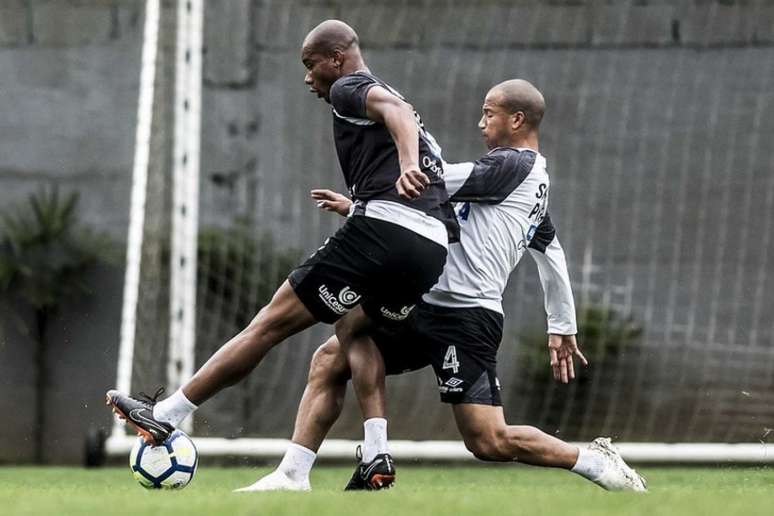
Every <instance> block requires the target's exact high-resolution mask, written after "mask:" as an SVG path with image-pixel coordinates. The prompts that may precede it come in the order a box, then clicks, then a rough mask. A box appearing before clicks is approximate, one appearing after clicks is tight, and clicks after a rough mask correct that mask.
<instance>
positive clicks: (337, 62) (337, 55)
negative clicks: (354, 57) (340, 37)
mask: <svg viewBox="0 0 774 516" xmlns="http://www.w3.org/2000/svg"><path fill="white" fill-rule="evenodd" d="M331 61H332V62H333V66H335V67H336V68H341V66H342V65H343V64H344V52H342V51H341V50H338V49H336V50H334V51H333V53H332V54H331Z"/></svg>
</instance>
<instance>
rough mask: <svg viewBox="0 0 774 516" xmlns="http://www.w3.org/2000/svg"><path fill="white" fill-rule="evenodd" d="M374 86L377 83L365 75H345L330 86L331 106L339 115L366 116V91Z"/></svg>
mask: <svg viewBox="0 0 774 516" xmlns="http://www.w3.org/2000/svg"><path fill="white" fill-rule="evenodd" d="M374 86H378V83H377V82H376V81H374V80H373V79H371V78H370V77H366V76H365V75H361V74H350V75H345V76H344V77H341V78H340V79H338V80H337V81H336V82H334V83H333V86H331V91H330V99H331V106H333V109H335V110H336V113H338V114H339V115H341V116H345V117H354V118H368V117H367V115H366V97H368V91H369V90H370V89H371V88H372V87H374Z"/></svg>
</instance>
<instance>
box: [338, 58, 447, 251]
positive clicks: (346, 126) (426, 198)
mask: <svg viewBox="0 0 774 516" xmlns="http://www.w3.org/2000/svg"><path fill="white" fill-rule="evenodd" d="M374 86H381V87H383V88H384V89H386V90H387V91H389V92H390V93H392V94H393V95H395V96H397V97H399V98H400V99H401V100H405V99H403V96H402V95H400V93H398V92H397V91H395V90H394V89H393V88H392V87H390V86H389V85H388V84H387V83H385V82H384V81H382V80H380V79H378V78H377V77H374V76H373V75H371V74H369V73H366V72H355V73H352V74H349V75H345V76H343V77H341V78H339V79H338V80H337V81H336V82H334V83H333V86H331V91H330V101H331V105H332V106H333V136H334V139H335V142H336V152H337V154H338V157H339V163H340V164H341V169H342V171H343V172H344V180H345V182H346V185H347V188H348V189H349V192H350V195H351V196H352V199H353V200H354V201H360V202H361V203H367V202H369V201H375V200H380V201H390V202H395V203H398V204H401V205H404V206H407V207H409V208H413V209H415V210H419V211H421V212H424V213H425V214H426V215H429V216H430V217H433V218H435V219H438V220H440V221H441V222H442V223H443V224H444V225H445V226H446V228H447V230H448V233H449V238H450V239H451V240H452V241H455V240H456V238H457V236H458V234H459V226H458V225H457V220H456V218H455V216H454V211H453V209H452V206H451V204H450V203H449V197H448V195H447V193H446V188H445V186H444V182H443V177H442V174H443V164H442V160H441V151H440V148H439V147H438V145H437V144H436V142H435V140H434V139H433V137H432V135H430V134H429V133H428V132H426V131H425V129H424V126H423V124H422V120H421V119H420V117H419V115H418V114H417V113H416V112H415V113H414V114H415V116H416V121H417V126H418V129H419V167H420V169H421V170H422V172H424V173H425V174H426V175H427V177H428V178H429V179H430V184H429V185H428V186H427V188H425V190H424V191H423V192H422V195H421V196H420V197H419V198H418V199H413V200H408V199H403V198H402V197H401V196H400V195H399V194H398V191H397V188H396V187H395V183H396V181H397V180H398V177H399V176H400V163H399V160H398V149H397V147H396V146H395V142H394V141H393V139H392V136H391V135H390V132H389V130H388V129H387V127H386V126H385V125H384V124H380V123H377V122H375V121H373V120H370V119H369V118H368V117H367V115H366V96H367V95H368V91H369V90H370V89H371V88H372V87H374Z"/></svg>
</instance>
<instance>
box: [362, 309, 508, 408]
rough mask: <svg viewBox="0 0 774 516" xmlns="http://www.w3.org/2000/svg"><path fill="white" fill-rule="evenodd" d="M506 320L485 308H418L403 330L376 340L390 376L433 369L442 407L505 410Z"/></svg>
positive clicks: (393, 330)
mask: <svg viewBox="0 0 774 516" xmlns="http://www.w3.org/2000/svg"><path fill="white" fill-rule="evenodd" d="M502 336H503V316H502V315H501V314H499V313H497V312H494V311H492V310H487V309H485V308H445V307H441V306H435V305H431V304H428V303H425V302H424V301H423V302H420V303H419V304H418V305H417V307H416V308H415V309H414V310H413V311H412V312H411V316H410V317H409V318H408V319H407V320H406V322H405V323H404V324H401V325H400V326H399V327H387V328H379V329H378V330H377V331H376V332H375V333H374V334H373V338H374V341H375V342H376V345H377V346H378V347H379V350H380V351H381V352H382V356H383V357H384V364H385V369H386V372H387V374H388V375H389V374H393V375H394V374H401V373H406V372H409V371H416V370H417V369H422V368H423V367H425V366H428V365H431V366H433V370H434V371H435V376H436V378H437V379H438V390H439V391H440V394H441V401H442V402H444V403H476V404H480V405H495V406H500V405H502V401H501V400H500V382H499V381H498V379H497V370H496V368H497V350H498V348H499V347H500V341H501V340H502Z"/></svg>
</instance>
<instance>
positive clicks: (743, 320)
mask: <svg viewBox="0 0 774 516" xmlns="http://www.w3.org/2000/svg"><path fill="white" fill-rule="evenodd" d="M205 4H206V5H205ZM691 4H692V5H690V6H688V3H686V2H670V1H666V0H664V1H645V2H626V3H608V2H591V1H588V2H587V1H582V0H578V1H569V0H568V1H552V2H540V1H530V0H520V1H516V2H513V1H509V2H506V1H496V0H481V1H462V0H446V1H443V0H422V1H409V0H394V1H388V0H371V1H368V2H366V1H360V0H338V1H330V2H315V1H311V0H292V1H281V0H262V1H259V2H254V1H249V0H234V1H229V2H225V1H212V2H206V3H202V2H201V1H193V0H191V1H185V0H179V1H176V2H174V1H165V2H161V3H160V4H159V2H158V1H157V0H156V1H154V0H148V2H147V5H148V6H155V8H158V13H159V14H160V16H159V18H158V20H156V19H155V18H153V9H154V7H149V8H147V10H146V14H145V20H146V24H149V25H151V27H150V28H148V25H146V33H145V34H146V36H145V45H146V47H147V48H146V49H145V50H144V52H143V56H144V58H143V68H142V71H141V72H140V71H139V70H138V74H140V75H141V77H142V80H141V87H140V106H139V112H140V116H139V117H138V131H137V153H136V156H137V158H136V163H135V190H134V193H133V195H134V196H140V197H144V200H138V198H137V197H135V198H133V213H132V226H131V229H130V232H129V233H130V242H129V248H128V249H129V250H128V253H127V255H128V258H129V260H128V265H127V267H128V271H127V286H126V289H127V293H126V296H125V312H124V330H125V331H123V332H122V338H123V342H122V350H121V363H120V364H119V387H122V386H123V387H125V388H131V390H133V391H139V390H144V391H146V392H149V391H153V390H154V389H155V388H156V387H157V386H159V385H164V386H168V387H170V388H174V387H176V386H177V385H179V383H180V382H181V381H182V380H184V379H185V378H186V377H187V376H188V375H190V372H191V371H192V369H193V368H194V367H195V366H198V365H200V364H202V363H203V362H204V361H205V360H206V359H207V358H208V357H209V356H210V355H211V354H212V353H213V352H214V351H215V350H216V349H217V348H218V347H219V346H220V345H221V344H223V343H224V342H225V341H226V340H228V339H229V338H230V337H231V336H232V335H233V334H235V333H236V332H238V331H239V330H240V329H241V328H242V327H243V326H244V325H246V324H247V322H248V321H249V320H250V319H251V318H252V317H253V316H254V314H255V313H256V312H257V311H258V310H259V309H260V307H261V306H262V305H263V304H264V303H266V302H267V301H268V299H269V297H270V296H271V294H272V292H273V291H274V289H275V288H276V287H277V286H279V284H280V283H281V282H282V280H283V279H284V278H285V276H286V274H287V273H288V271H289V270H290V269H291V268H292V267H293V266H294V265H296V264H298V263H300V261H301V260H303V259H304V258H305V257H306V256H308V255H309V254H310V253H311V252H312V251H314V250H315V249H317V247H319V245H320V244H321V243H322V242H323V240H324V239H325V237H326V236H328V235H330V234H331V233H333V232H334V231H335V230H336V229H337V228H338V227H339V226H340V224H341V223H342V221H341V220H339V219H338V218H337V217H336V216H333V215H331V214H329V213H323V212H320V211H318V210H317V209H316V208H315V205H314V204H313V203H312V202H311V201H310V199H309V190H310V189H312V188H315V187H328V188H332V189H339V190H342V189H343V186H342V179H341V178H340V172H339V167H338V163H337V160H336V156H335V151H334V147H333V139H332V131H331V120H330V113H329V110H328V109H327V107H326V106H325V105H323V103H322V102H321V101H319V100H318V99H316V98H315V97H314V96H313V95H309V94H308V92H307V91H306V90H307V88H306V87H305V85H304V84H303V81H302V79H303V74H304V69H303V66H302V64H301V62H300V58H299V53H300V52H299V47H300V44H301V41H302V40H303V37H304V35H305V34H306V32H307V31H308V30H309V29H310V28H312V27H313V26H314V25H316V24H317V23H319V22H320V21H322V20H324V19H326V18H334V17H335V18H341V19H343V20H345V21H347V22H348V23H350V24H351V25H352V26H353V27H354V28H355V29H356V30H357V31H358V33H359V35H360V38H361V46H362V49H363V52H364V55H365V58H366V60H367V62H368V63H369V66H370V68H371V70H372V71H373V72H374V73H376V74H377V75H379V76H381V77H382V78H384V79H385V80H387V81H388V82H389V83H390V84H392V85H393V86H395V87H396V88H398V89H399V90H400V91H401V92H402V93H403V94H404V95H405V96H406V97H407V98H408V99H409V100H410V101H411V102H412V103H413V104H414V106H415V107H416V108H417V110H418V111H419V112H420V113H421V114H422V116H423V119H424V120H425V123H426V126H427V127H428V129H429V130H430V131H431V132H432V133H433V134H434V135H435V137H436V139H437V140H438V141H439V143H440V144H441V146H442V147H443V148H444V153H445V158H446V159H447V161H461V160H470V159H473V158H476V157H478V156H480V155H481V154H482V153H483V152H484V148H483V145H482V143H481V141H480V137H479V134H478V129H477V127H476V123H477V121H478V119H479V116H480V115H479V113H480V108H481V103H482V99H483V97H484V95H485V93H486V91H487V90H488V89H489V87H490V86H492V85H493V84H495V83H497V82H499V81H502V80H505V79H508V78H515V77H520V78H525V79H528V80H529V81H531V82H532V83H533V84H535V85H536V86H537V87H538V88H539V89H541V90H542V92H543V93H544V95H545V97H546V101H547V113H546V118H545V119H544V122H543V126H542V133H541V152H542V153H543V154H544V155H546V157H547V159H548V164H549V173H550V174H551V177H552V197H551V208H550V211H551V216H552V219H553V221H554V223H555V224H556V226H557V230H558V235H559V238H560V239H561V241H562V244H563V246H564V248H565V251H566V253H567V258H568V265H569V268H570V274H571V277H572V280H573V285H574V292H575V296H576V304H577V305H578V315H579V324H580V335H579V343H580V345H581V348H582V349H584V350H585V353H586V356H587V357H588V358H589V360H590V362H591V365H590V366H589V368H587V369H584V370H582V371H581V372H580V378H579V379H578V380H577V381H575V382H574V383H573V384H571V385H569V386H562V385H558V384H555V383H553V382H552V381H551V380H550V376H549V370H548V357H547V353H546V352H545V349H544V348H545V342H544V341H545V335H544V333H545V317H544V314H543V311H542V306H543V305H542V292H541V290H540V285H539V282H538V279H537V273H536V268H535V267H534V264H532V263H531V262H530V260H529V258H525V260H524V263H522V264H520V265H519V268H518V269H517V271H516V272H515V273H514V274H513V275H512V277H511V281H510V284H509V286H508V289H507V291H506V294H505V299H504V305H505V312H506V331H505V337H504V339H503V342H502V344H501V348H500V353H499V356H498V361H499V370H498V372H499V377H500V382H501V384H502V386H503V390H502V397H503V402H504V404H505V407H504V408H505V413H506V417H507V419H508V420H509V421H511V422H513V423H516V424H531V425H535V426H538V427H540V428H542V429H544V430H546V431H548V432H550V433H552V434H554V435H557V436H559V437H561V438H564V439H567V440H573V441H585V440H589V439H591V438H593V437H595V436H597V435H611V436H612V437H614V439H616V440H619V441H623V442H629V443H641V444H638V445H634V444H633V445H631V446H630V447H628V448H627V447H624V453H625V454H627V453H628V456H629V457H634V458H636V459H638V460H641V461H644V460H649V459H650V460H659V461H662V460H669V459H670V457H672V458H677V460H681V461H690V460H698V459H695V457H701V458H702V460H718V459H721V458H723V457H726V458H731V459H735V460H744V461H765V460H769V458H770V457H769V454H767V452H766V446H765V445H766V443H767V442H768V441H769V440H770V439H771V438H772V435H771V433H772V428H774V394H772V393H774V323H773V322H772V319H771V318H770V316H769V313H768V307H770V306H773V305H774V248H772V247H773V246H774V242H772V240H773V239H772V233H773V232H774V228H773V227H772V221H773V220H774V157H773V156H774V154H772V152H771V150H770V149H769V145H770V144H771V142H772V141H774V95H772V93H771V92H772V91H774V30H773V29H772V28H771V27H774V22H772V20H774V10H772V9H771V8H769V7H766V5H765V4H764V3H762V2H759V3H755V2H696V3H695V5H693V3H691ZM197 13H200V14H201V17H200V18H199V20H200V21H198V22H197V21H196V19H197V18H196V17H197V16H198V14H197ZM202 19H203V23H202V22H201V20H202ZM156 21H158V23H156ZM154 23H156V25H155V27H156V32H155V33H154V32H153V24H154ZM202 46H203V49H204V52H203V55H202V52H197V48H199V47H202ZM181 49H182V50H181ZM145 56H148V58H147V59H145ZM201 57H203V71H202V68H201V61H200V60H199V58H201ZM197 63H198V64H197ZM154 85H155V88H154V87H153V86H154ZM143 110H145V112H144V111H143ZM143 113H145V114H143ZM199 117H201V128H199ZM143 124H146V125H143ZM199 144H200V145H201V160H200V163H201V166H199V158H198V156H199V150H198V147H199ZM145 156H147V159H146V158H145ZM144 159H146V161H143V160H144ZM181 166H182V168H181ZM331 331H332V328H331V327H330V326H325V325H318V326H317V327H315V328H313V329H311V330H309V331H306V332H304V333H303V334H301V335H298V336H296V337H294V338H291V339H289V340H288V341H287V342H285V343H283V344H282V345H280V346H278V347H276V348H275V349H274V350H273V351H272V352H271V353H270V355H269V356H268V357H267V359H266V360H265V361H264V362H263V363H262V364H261V365H260V366H259V367H258V368H257V369H256V371H254V373H253V374H252V375H251V376H250V377H249V378H248V379H247V380H246V381H244V382H242V383H241V384H240V385H238V386H236V387H233V388H231V389H228V390H226V391H224V392H222V393H221V394H219V395H218V396H217V397H215V398H214V399H213V400H211V401H210V402H208V403H207V404H206V405H205V406H203V407H202V408H201V409H200V410H199V411H197V412H196V417H195V419H194V424H193V432H194V435H195V436H197V437H199V438H200V440H201V441H202V442H205V440H204V438H212V440H210V441H206V442H209V443H211V444H208V445H205V446H203V449H205V450H207V449H209V450H212V453H215V452H219V453H228V454H253V455H273V454H275V453H277V454H278V453H281V451H282V450H283V441H274V440H272V439H284V438H287V437H289V435H290V434H291V431H292V425H293V421H294V416H295V409H296V407H297V404H298V401H299V399H300V397H301V393H302V391H303V388H304V385H305V382H306V375H307V370H308V363H309V360H310V358H311V354H312V352H313V350H314V349H315V348H316V346H318V345H320V344H321V343H322V342H324V340H325V338H326V337H327V336H328V335H329V334H330V333H331ZM121 382H123V383H121ZM349 398H352V396H351V395H350V396H349ZM388 407H389V417H390V435H391V437H392V438H394V439H396V440H398V441H401V440H405V441H433V442H435V446H436V448H435V449H436V450H440V451H437V453H436V454H435V455H433V454H430V455H429V456H431V457H435V458H443V457H454V458H459V457H464V456H467V454H466V452H464V449H463V448H462V446H461V444H459V443H458V442H457V439H458V434H457V432H456V428H455V425H454V422H453V419H452V417H451V413H450V410H449V408H448V407H447V406H445V405H442V404H440V403H439V402H438V394H437V388H436V385H435V378H434V376H433V374H432V373H431V372H430V371H429V370H426V371H420V372H416V373H411V374H408V375H404V376H401V377H395V378H390V379H389V380H388ZM120 435H123V434H122V433H121V432H120V431H119V430H116V432H115V433H114V439H113V441H112V443H113V447H112V448H109V449H111V450H121V449H123V448H121V446H123V444H122V445H120V446H119V444H120V443H119V440H120V439H119V436H120ZM331 437H332V438H334V439H339V440H340V439H345V440H347V439H358V438H360V437H361V426H360V417H359V412H358V410H357V407H356V406H355V404H354V403H353V402H352V400H351V399H349V400H348V402H347V405H346V407H345V410H344V413H343V415H342V418H341V419H340V421H339V422H338V423H337V424H336V425H335V426H334V428H333V432H332V434H331ZM218 438H228V439H232V440H229V441H225V440H218ZM342 443H343V444H342ZM646 443H648V444H646ZM665 443H685V444H688V446H684V447H678V448H674V447H664V446H666V444H665ZM690 443H692V444H690ZM710 443H711V444H712V445H711V446H710V445H709V444H710ZM729 443H737V446H735V447H734V446H725V447H723V446H721V445H723V444H729ZM350 444H351V443H349V442H348V441H333V442H332V444H329V445H328V446H329V448H328V450H331V451H330V453H334V451H332V450H334V449H335V450H339V448H337V446H339V447H340V448H341V449H340V453H342V454H347V455H348V454H350V453H351V449H352V447H351V445H350ZM654 444H658V445H659V446H662V447H661V448H654V447H653V445H654ZM405 445H406V446H409V448H405V449H406V450H407V451H406V452H405V453H406V454H408V455H412V456H427V455H425V453H426V452H425V451H417V450H418V449H416V448H411V446H413V444H411V443H405ZM207 446H211V447H210V448H207ZM648 446H650V448H648ZM697 446H700V447H699V448H697ZM701 446H704V447H703V448H701ZM692 447H693V448H692ZM325 450H326V448H324V449H323V451H325ZM344 450H346V452H345V451H344ZM423 450H427V448H423ZM444 450H445V451H444ZM724 450H725V451H724ZM336 453H339V451H336ZM336 453H334V454H336ZM771 455H772V456H774V454H771ZM691 457H694V459H691Z"/></svg>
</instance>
